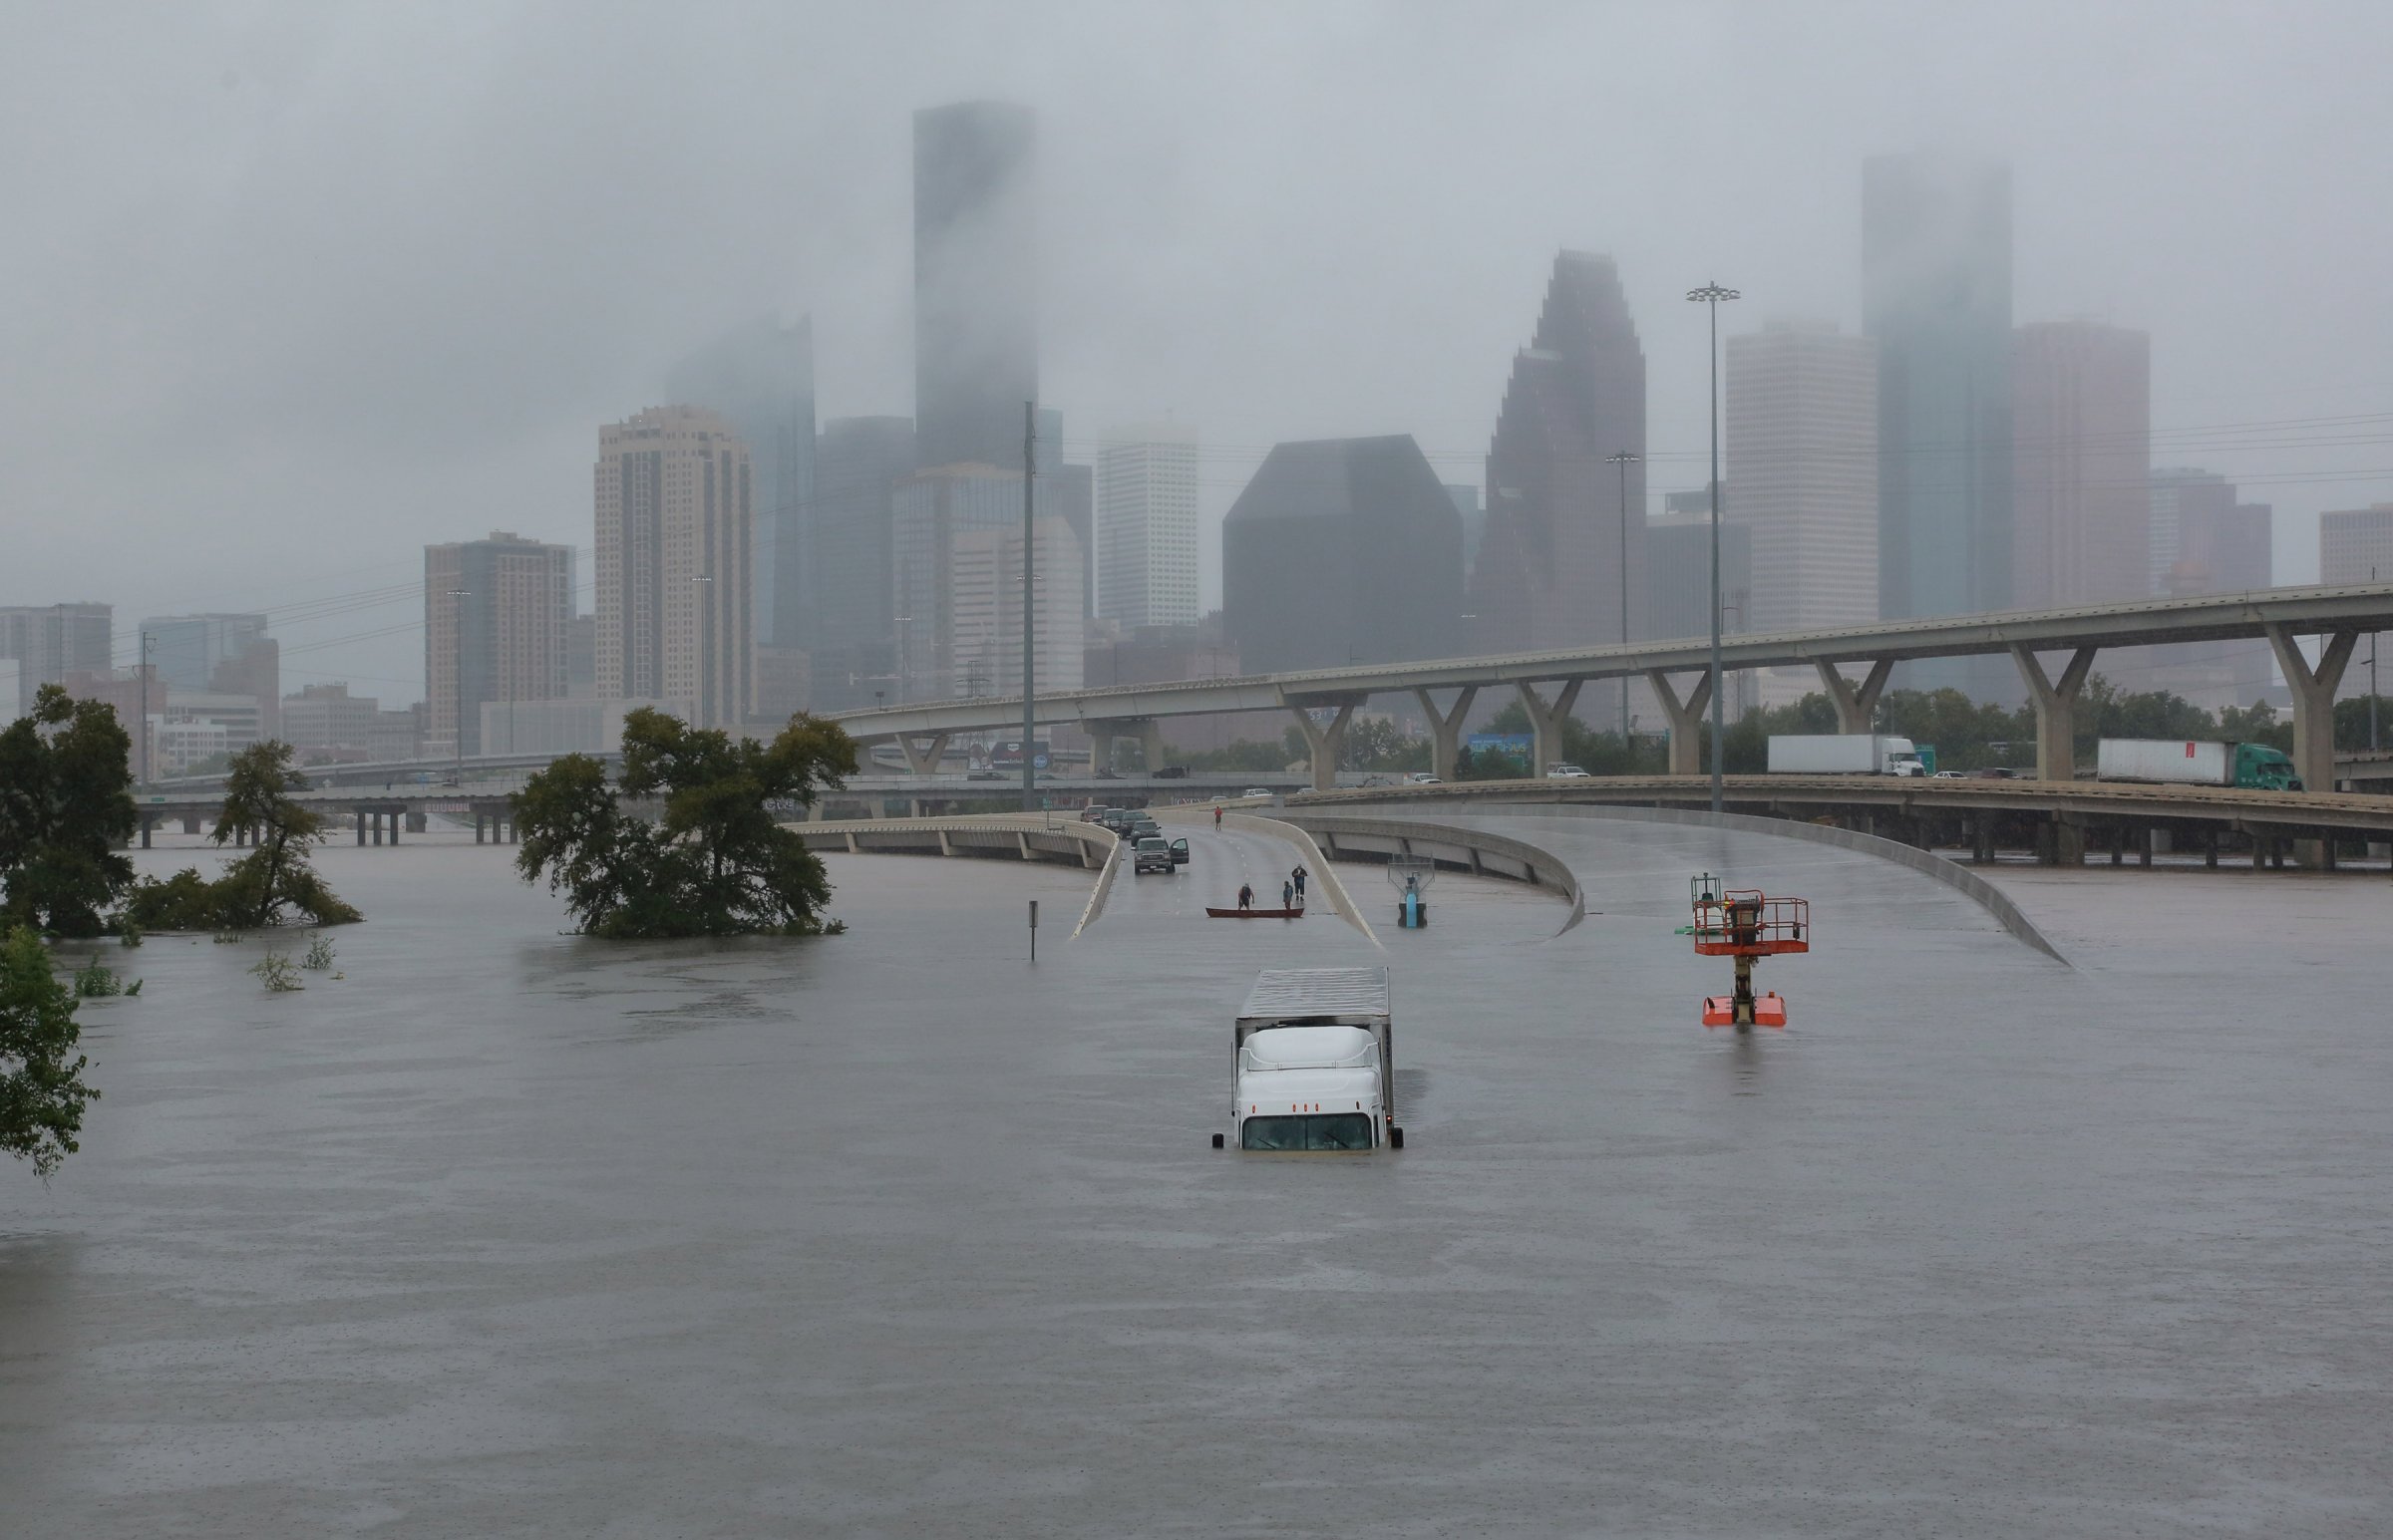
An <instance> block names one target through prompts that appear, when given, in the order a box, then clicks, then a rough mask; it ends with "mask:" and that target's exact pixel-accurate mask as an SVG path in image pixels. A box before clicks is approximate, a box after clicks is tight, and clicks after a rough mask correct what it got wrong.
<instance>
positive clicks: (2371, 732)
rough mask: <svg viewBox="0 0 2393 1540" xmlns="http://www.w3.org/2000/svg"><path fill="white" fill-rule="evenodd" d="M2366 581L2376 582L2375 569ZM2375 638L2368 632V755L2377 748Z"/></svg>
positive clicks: (2370, 570) (2369, 572)
mask: <svg viewBox="0 0 2393 1540" xmlns="http://www.w3.org/2000/svg"><path fill="white" fill-rule="evenodd" d="M2368 581H2369V582H2371V583H2373V582H2375V581H2376V568H2374V567H2370V568H2369V569H2368ZM2376 638H2377V633H2376V632H2374V631H2371V632H2369V633H2368V752H2369V753H2370V754H2374V753H2376V747H2377V746H2376Z"/></svg>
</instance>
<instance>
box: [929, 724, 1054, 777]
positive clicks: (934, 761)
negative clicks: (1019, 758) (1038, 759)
mask: <svg viewBox="0 0 2393 1540" xmlns="http://www.w3.org/2000/svg"><path fill="white" fill-rule="evenodd" d="M923 737H925V738H927V739H928V740H929V746H928V747H927V748H922V747H917V746H916V745H915V743H914V735H913V734H911V733H900V734H898V735H897V748H898V749H899V751H900V752H902V753H903V754H904V755H905V768H906V769H907V770H912V771H913V772H914V773H915V774H917V775H932V774H936V773H937V772H938V769H939V761H940V759H941V758H942V757H943V756H945V754H946V753H947V735H946V734H944V733H928V734H924V735H923ZM1022 752H1023V753H1024V754H1028V753H1030V746H1029V745H1028V744H1024V745H1023V746H1022Z"/></svg>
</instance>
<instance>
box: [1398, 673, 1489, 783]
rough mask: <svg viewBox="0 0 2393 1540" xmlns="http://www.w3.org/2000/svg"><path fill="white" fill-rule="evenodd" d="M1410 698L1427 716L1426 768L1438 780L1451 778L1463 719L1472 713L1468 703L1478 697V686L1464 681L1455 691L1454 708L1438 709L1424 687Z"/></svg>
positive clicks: (1459, 749)
mask: <svg viewBox="0 0 2393 1540" xmlns="http://www.w3.org/2000/svg"><path fill="white" fill-rule="evenodd" d="M1413 699H1414V700H1416V701H1419V702H1420V703H1421V713H1422V715H1423V716H1425V717H1427V718H1428V719H1429V772H1430V773H1431V774H1433V775H1435V776H1437V777H1438V778H1439V779H1440V780H1452V779H1453V778H1454V762H1455V760H1456V758H1457V757H1458V755H1459V754H1460V752H1461V749H1462V743H1463V719H1464V718H1465V717H1467V716H1469V715H1470V714H1471V703H1472V702H1473V701H1476V700H1478V699H1479V686H1477V685H1465V686H1463V688H1462V689H1460V690H1458V691H1456V692H1455V697H1454V709H1453V710H1452V711H1440V710H1438V703H1437V702H1436V701H1435V700H1433V699H1432V698H1431V697H1430V693H1429V692H1428V691H1426V690H1415V691H1414V692H1413Z"/></svg>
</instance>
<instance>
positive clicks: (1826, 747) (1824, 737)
mask: <svg viewBox="0 0 2393 1540" xmlns="http://www.w3.org/2000/svg"><path fill="white" fill-rule="evenodd" d="M1770 773H1771V774H1773V775H1924V774H1926V773H1927V764H1926V762H1925V761H1923V760H1922V759H1920V757H1919V749H1918V746H1917V745H1915V744H1913V743H1912V742H1911V741H1910V740H1909V739H1907V738H1895V737H1893V736H1891V735H1889V734H1885V733H1773V734H1771V735H1770Z"/></svg>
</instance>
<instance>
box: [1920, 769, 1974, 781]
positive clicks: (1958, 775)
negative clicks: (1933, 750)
mask: <svg viewBox="0 0 2393 1540" xmlns="http://www.w3.org/2000/svg"><path fill="white" fill-rule="evenodd" d="M1928 778H1929V779H1930V780H1967V779H1968V778H1969V772H1968V771H1967V770H1938V771H1936V772H1935V773H1934V774H1933V775H1931V776H1929V777H1928Z"/></svg>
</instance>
